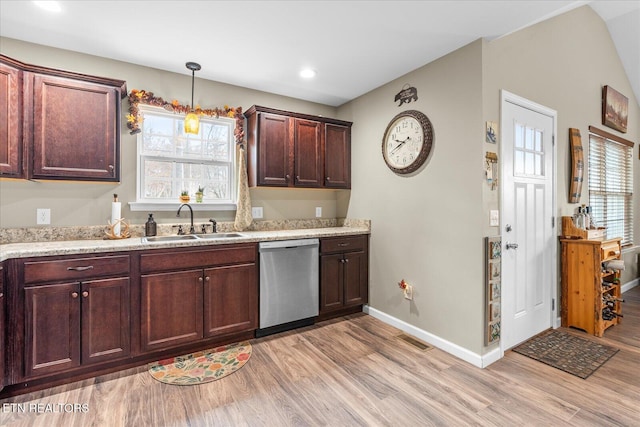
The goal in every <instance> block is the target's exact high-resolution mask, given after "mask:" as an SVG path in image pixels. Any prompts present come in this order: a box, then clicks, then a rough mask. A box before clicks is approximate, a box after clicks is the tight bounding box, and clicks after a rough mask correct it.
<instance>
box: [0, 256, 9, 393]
mask: <svg viewBox="0 0 640 427" xmlns="http://www.w3.org/2000/svg"><path fill="white" fill-rule="evenodd" d="M4 336H5V332H4V266H3V265H0V390H2V389H3V387H4V384H5V380H6V377H7V373H6V371H5V369H4V368H5V366H4V358H5V355H6V350H5V339H4Z"/></svg>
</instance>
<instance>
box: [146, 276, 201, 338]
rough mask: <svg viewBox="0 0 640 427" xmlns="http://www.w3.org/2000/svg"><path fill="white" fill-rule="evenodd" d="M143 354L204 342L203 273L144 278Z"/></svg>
mask: <svg viewBox="0 0 640 427" xmlns="http://www.w3.org/2000/svg"><path fill="white" fill-rule="evenodd" d="M141 285H142V288H141V295H142V301H141V313H142V314H141V325H142V351H151V350H154V349H161V348H167V347H173V346H176V345H178V344H184V343H188V342H191V341H196V340H199V339H202V329H203V323H202V287H203V275H202V270H201V269H198V270H189V271H179V272H170V273H157V274H149V275H144V276H142V278H141Z"/></svg>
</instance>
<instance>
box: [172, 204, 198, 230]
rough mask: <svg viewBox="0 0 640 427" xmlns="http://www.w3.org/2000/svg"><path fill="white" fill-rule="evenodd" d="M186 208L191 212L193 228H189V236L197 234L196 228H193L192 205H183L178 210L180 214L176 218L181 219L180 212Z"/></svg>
mask: <svg viewBox="0 0 640 427" xmlns="http://www.w3.org/2000/svg"><path fill="white" fill-rule="evenodd" d="M185 206H186V207H188V208H189V211H190V212H191V227H190V228H189V234H196V228H195V227H194V226H193V208H192V207H191V205H189V204H188V203H183V204H181V205H180V207H179V208H178V214H177V215H176V216H177V217H178V218H180V211H181V210H182V208H184V207H185Z"/></svg>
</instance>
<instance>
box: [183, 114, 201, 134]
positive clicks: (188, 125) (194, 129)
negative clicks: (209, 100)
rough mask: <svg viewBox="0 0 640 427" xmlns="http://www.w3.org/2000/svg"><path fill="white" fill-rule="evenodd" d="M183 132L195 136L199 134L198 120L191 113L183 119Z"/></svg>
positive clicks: (196, 116) (195, 115)
mask: <svg viewBox="0 0 640 427" xmlns="http://www.w3.org/2000/svg"><path fill="white" fill-rule="evenodd" d="M184 132H185V133H192V134H195V135H197V134H198V132H200V118H199V117H198V115H197V114H196V113H194V112H193V111H192V112H190V113H189V114H187V116H186V117H185V118H184Z"/></svg>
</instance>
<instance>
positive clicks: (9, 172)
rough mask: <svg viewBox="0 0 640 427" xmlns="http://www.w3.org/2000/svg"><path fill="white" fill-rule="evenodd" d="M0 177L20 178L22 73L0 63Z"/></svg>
mask: <svg viewBox="0 0 640 427" xmlns="http://www.w3.org/2000/svg"><path fill="white" fill-rule="evenodd" d="M0 175H2V176H11V177H21V176H22V71H20V70H18V69H16V68H14V67H10V66H9V65H7V64H2V63H0Z"/></svg>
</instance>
